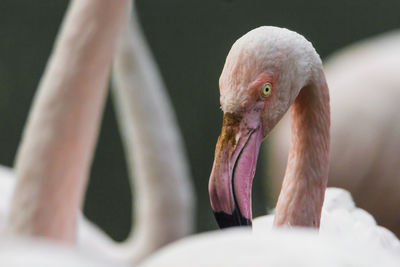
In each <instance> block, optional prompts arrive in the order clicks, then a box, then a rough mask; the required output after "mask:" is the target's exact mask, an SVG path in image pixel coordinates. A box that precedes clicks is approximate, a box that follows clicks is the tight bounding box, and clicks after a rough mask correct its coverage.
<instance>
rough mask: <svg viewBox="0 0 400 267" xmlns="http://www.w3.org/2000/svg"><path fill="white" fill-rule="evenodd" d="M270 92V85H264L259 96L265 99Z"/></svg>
mask: <svg viewBox="0 0 400 267" xmlns="http://www.w3.org/2000/svg"><path fill="white" fill-rule="evenodd" d="M271 90H272V84H270V83H265V84H264V85H263V86H262V87H261V96H262V97H267V96H269V95H270V94H271Z"/></svg>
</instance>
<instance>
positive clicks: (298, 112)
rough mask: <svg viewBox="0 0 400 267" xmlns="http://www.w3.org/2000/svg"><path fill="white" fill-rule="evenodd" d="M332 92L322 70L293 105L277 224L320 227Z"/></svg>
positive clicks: (325, 180) (325, 179)
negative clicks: (290, 132) (290, 134)
mask: <svg viewBox="0 0 400 267" xmlns="http://www.w3.org/2000/svg"><path fill="white" fill-rule="evenodd" d="M329 126H330V109H329V91H328V86H327V84H326V81H325V76H324V74H323V71H322V69H321V70H318V72H317V73H316V75H314V79H313V81H312V82H311V83H310V84H309V85H307V86H305V87H304V88H302V89H301V91H300V93H299V95H298V96H297V98H296V100H295V102H294V103H293V105H292V137H291V143H290V152H289V159H288V165H287V167H286V173H285V178H284V181H283V185H282V190H281V193H280V195H279V199H278V203H277V207H276V214H275V221H274V225H276V226H282V225H288V226H304V227H316V228H319V224H320V218H321V209H322V204H323V201H324V194H325V189H326V184H327V181H328V167H329V166H328V162H329V140H330V139H329Z"/></svg>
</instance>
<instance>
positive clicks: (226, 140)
mask: <svg viewBox="0 0 400 267" xmlns="http://www.w3.org/2000/svg"><path fill="white" fill-rule="evenodd" d="M262 139H263V138H262V128H261V125H260V124H258V125H257V126H256V127H250V128H249V126H248V124H247V123H246V122H245V121H244V120H243V119H242V117H241V116H239V115H236V114H232V113H225V114H224V120H223V125H222V131H221V135H220V136H219V138H218V142H217V145H216V148H215V159H214V165H213V169H212V172H211V176H210V181H209V187H208V189H209V193H210V201H211V207H212V209H213V211H214V215H215V218H216V220H217V222H218V225H219V227H220V228H226V227H231V226H240V225H251V217H252V216H251V214H252V213H251V188H252V182H253V177H254V174H255V170H256V164H257V158H258V153H259V149H260V145H261V142H262Z"/></svg>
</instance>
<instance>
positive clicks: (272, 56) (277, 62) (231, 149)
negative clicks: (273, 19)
mask: <svg viewBox="0 0 400 267" xmlns="http://www.w3.org/2000/svg"><path fill="white" fill-rule="evenodd" d="M315 53H316V52H315V50H314V48H313V47H312V45H311V43H309V42H308V41H307V40H306V39H305V38H304V37H303V36H301V35H299V34H297V33H295V32H292V31H289V30H287V29H282V28H277V27H259V28H257V29H254V30H252V31H250V32H249V33H247V34H246V35H244V36H243V37H241V38H240V39H239V40H237V41H236V42H235V43H234V45H233V46H232V48H231V50H230V52H229V54H228V56H227V59H226V62H225V66H224V69H223V71H222V74H221V77H220V80H219V88H220V95H221V96H220V102H221V107H222V110H223V112H224V118H223V125H222V131H221V134H220V136H219V138H218V142H217V145H216V149H215V159H214V165H213V169H212V172H211V176H210V182H209V193H210V200H211V206H212V209H213V211H214V214H215V216H216V219H217V222H218V224H219V226H220V227H221V228H223V227H228V226H236V225H250V224H251V188H252V180H253V177H254V174H255V169H256V163H257V157H258V153H259V148H260V145H261V142H262V140H263V139H264V138H265V137H266V136H267V135H268V133H269V132H270V130H271V129H272V128H273V127H274V126H275V125H276V123H277V122H278V121H279V120H280V119H281V118H282V116H283V115H284V113H285V112H286V111H287V110H288V108H289V106H290V105H291V104H292V103H293V101H294V100H295V98H296V97H297V95H298V93H299V91H300V89H301V88H302V87H304V86H305V85H306V84H307V82H308V81H309V80H310V79H311V77H312V73H313V66H315V64H314V63H318V62H315V56H314V55H315ZM317 60H319V57H318V59H317ZM320 63H321V62H320V61H319V64H320Z"/></svg>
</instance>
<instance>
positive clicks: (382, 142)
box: [268, 30, 400, 236]
mask: <svg viewBox="0 0 400 267" xmlns="http://www.w3.org/2000/svg"><path fill="white" fill-rule="evenodd" d="M399 64H400V31H399V30H395V31H392V32H388V33H385V34H382V35H379V36H376V37H373V38H370V39H367V40H365V41H361V42H358V43H355V44H353V45H351V46H349V47H346V48H344V49H342V50H340V51H338V52H336V53H335V54H334V55H333V56H331V57H330V58H329V59H328V60H327V61H326V62H325V64H324V66H325V73H326V76H327V80H328V84H329V85H330V88H331V89H332V90H331V103H332V127H331V134H332V151H331V159H330V166H331V167H330V172H329V185H330V186H338V187H343V188H346V189H347V190H349V191H350V192H351V194H352V195H353V196H354V199H355V201H356V203H357V205H359V206H360V207H362V208H363V209H366V210H367V211H368V212H370V213H371V214H372V215H373V216H374V217H375V218H376V220H377V222H378V223H379V224H381V225H383V226H385V227H387V228H389V229H390V230H392V231H393V232H394V233H396V234H397V236H400V214H399V213H398V205H399V204H400V195H399V194H398V192H397V188H399V187H400V169H399V168H398V166H399V163H400V157H399V156H398V154H399V153H398V152H399V151H400V141H399V138H398V137H399V136H400V127H399V126H398V125H399V122H400V116H399V111H400V109H399V106H398V103H397V99H399V97H400V90H399V89H400V76H399V75H398V70H399V67H398V66H399ZM378 88H379V89H378ZM289 134H290V126H289V121H288V119H285V120H284V121H283V122H282V123H280V124H279V125H278V127H277V128H276V129H275V130H274V132H273V134H272V136H271V139H272V142H271V143H270V147H269V149H268V153H269V155H268V156H269V158H270V159H272V160H273V162H272V163H271V165H270V170H271V178H272V183H271V185H272V187H273V188H272V190H271V191H272V192H274V193H275V196H276V195H277V193H278V192H279V186H280V185H279V184H280V183H281V177H282V174H283V172H284V165H285V162H286V159H287V150H288V145H287V141H288V140H289Z"/></svg>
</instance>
